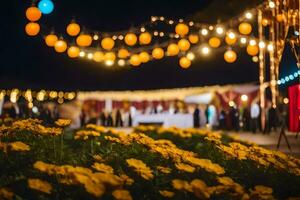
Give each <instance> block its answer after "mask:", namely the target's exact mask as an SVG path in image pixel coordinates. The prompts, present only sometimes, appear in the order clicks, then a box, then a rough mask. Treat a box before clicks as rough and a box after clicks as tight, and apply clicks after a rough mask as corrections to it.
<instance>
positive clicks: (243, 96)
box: [241, 94, 248, 102]
mask: <svg viewBox="0 0 300 200" xmlns="http://www.w3.org/2000/svg"><path fill="white" fill-rule="evenodd" d="M241 100H242V101H243V102H246V101H248V96H247V95H246V94H243V95H242V96H241Z"/></svg>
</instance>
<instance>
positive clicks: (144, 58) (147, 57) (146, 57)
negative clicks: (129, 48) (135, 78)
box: [139, 51, 150, 63]
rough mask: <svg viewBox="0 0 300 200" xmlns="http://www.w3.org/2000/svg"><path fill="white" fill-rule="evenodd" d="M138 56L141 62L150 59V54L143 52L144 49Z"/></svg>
mask: <svg viewBox="0 0 300 200" xmlns="http://www.w3.org/2000/svg"><path fill="white" fill-rule="evenodd" d="M139 57H140V61H141V62H142V63H146V62H149V60H150V55H149V54H148V53H147V52H145V51H143V52H141V53H140V54H139Z"/></svg>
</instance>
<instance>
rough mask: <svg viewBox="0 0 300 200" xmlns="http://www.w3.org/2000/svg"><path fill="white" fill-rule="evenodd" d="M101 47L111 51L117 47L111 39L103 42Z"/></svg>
mask: <svg viewBox="0 0 300 200" xmlns="http://www.w3.org/2000/svg"><path fill="white" fill-rule="evenodd" d="M101 46H102V48H103V49H105V50H108V51H109V50H111V49H112V48H114V46H115V41H114V40H113V39H111V38H110V37H106V38H104V39H103V40H102V41H101Z"/></svg>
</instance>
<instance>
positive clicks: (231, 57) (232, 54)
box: [224, 50, 237, 63]
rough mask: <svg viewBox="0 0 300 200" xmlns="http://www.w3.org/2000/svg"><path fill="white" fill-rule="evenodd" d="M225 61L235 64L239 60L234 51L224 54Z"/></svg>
mask: <svg viewBox="0 0 300 200" xmlns="http://www.w3.org/2000/svg"><path fill="white" fill-rule="evenodd" d="M224 59H225V61H226V62H228V63H234V62H235V61H236V59H237V55H236V53H235V52H234V51H232V50H228V51H226V52H225V54H224Z"/></svg>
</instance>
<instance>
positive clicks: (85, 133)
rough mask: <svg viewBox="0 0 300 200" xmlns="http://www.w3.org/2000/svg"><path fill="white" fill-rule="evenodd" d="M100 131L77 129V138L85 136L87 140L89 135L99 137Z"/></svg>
mask: <svg viewBox="0 0 300 200" xmlns="http://www.w3.org/2000/svg"><path fill="white" fill-rule="evenodd" d="M99 136H100V133H99V132H97V131H87V130H80V131H77V132H76V134H75V140H78V139H81V138H83V139H84V140H87V139H88V138H89V137H99Z"/></svg>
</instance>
